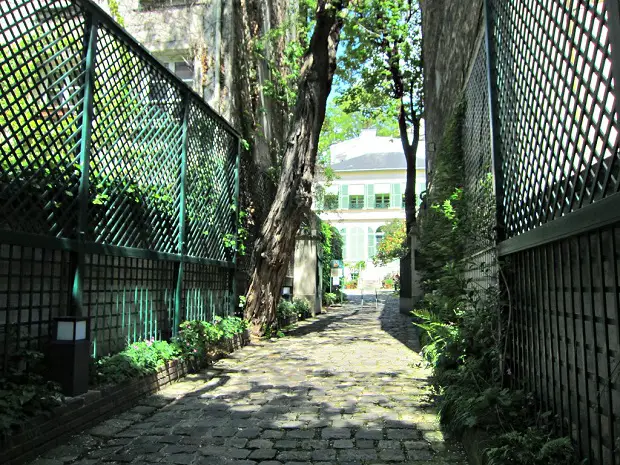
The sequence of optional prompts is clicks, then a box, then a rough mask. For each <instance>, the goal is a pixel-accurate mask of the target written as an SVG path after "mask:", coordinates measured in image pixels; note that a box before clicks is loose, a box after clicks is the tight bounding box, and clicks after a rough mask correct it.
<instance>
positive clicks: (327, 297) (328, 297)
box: [323, 292, 338, 307]
mask: <svg viewBox="0 0 620 465" xmlns="http://www.w3.org/2000/svg"><path fill="white" fill-rule="evenodd" d="M337 298H338V296H337V295H336V294H334V293H333V292H326V293H325V294H323V304H324V305H325V306H326V307H329V306H331V305H334V304H335V303H336V299H337Z"/></svg>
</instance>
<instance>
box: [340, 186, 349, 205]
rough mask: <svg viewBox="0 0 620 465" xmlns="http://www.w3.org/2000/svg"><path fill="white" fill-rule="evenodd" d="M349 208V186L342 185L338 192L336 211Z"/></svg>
mask: <svg viewBox="0 0 620 465" xmlns="http://www.w3.org/2000/svg"><path fill="white" fill-rule="evenodd" d="M347 208H349V186H347V185H346V184H343V185H342V186H340V189H339V190H338V209H339V210H346V209H347Z"/></svg>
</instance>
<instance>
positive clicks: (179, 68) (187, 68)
mask: <svg viewBox="0 0 620 465" xmlns="http://www.w3.org/2000/svg"><path fill="white" fill-rule="evenodd" d="M171 64H173V65H174V69H172V68H170V69H171V71H173V72H174V74H176V75H177V76H178V77H179V78H181V80H182V81H183V82H184V83H185V84H187V85H188V86H190V87H192V86H193V85H194V65H193V63H188V62H186V61H177V62H175V63H171Z"/></svg>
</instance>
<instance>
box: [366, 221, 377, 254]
mask: <svg viewBox="0 0 620 465" xmlns="http://www.w3.org/2000/svg"><path fill="white" fill-rule="evenodd" d="M375 253H377V244H376V237H375V230H374V229H372V228H371V227H369V228H368V259H372V257H374V256H375Z"/></svg>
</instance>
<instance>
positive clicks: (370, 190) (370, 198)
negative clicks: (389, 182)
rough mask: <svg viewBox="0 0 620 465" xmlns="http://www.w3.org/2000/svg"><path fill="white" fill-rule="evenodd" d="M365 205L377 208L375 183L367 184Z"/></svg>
mask: <svg viewBox="0 0 620 465" xmlns="http://www.w3.org/2000/svg"><path fill="white" fill-rule="evenodd" d="M364 207H365V208H375V186H374V184H366V196H365V202H364Z"/></svg>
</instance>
